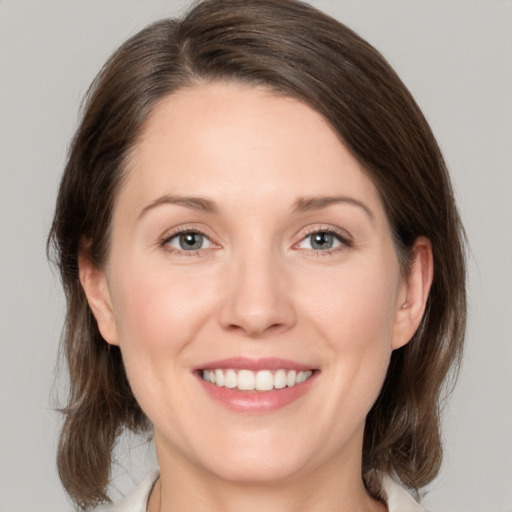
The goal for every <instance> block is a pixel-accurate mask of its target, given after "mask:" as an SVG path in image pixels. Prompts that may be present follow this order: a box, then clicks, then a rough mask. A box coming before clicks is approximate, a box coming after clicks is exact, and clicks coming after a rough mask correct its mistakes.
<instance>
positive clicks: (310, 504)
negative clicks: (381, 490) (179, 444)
mask: <svg viewBox="0 0 512 512" xmlns="http://www.w3.org/2000/svg"><path fill="white" fill-rule="evenodd" d="M359 460H360V459H359ZM159 462H160V472H161V475H160V479H159V481H158V483H157V485H156V486H155V489H154V491H153V493H152V495H151V499H150V502H149V504H148V512H175V511H178V510H191V511H193V512H217V511H218V512H220V511H222V512H239V511H240V510H244V512H261V511H262V510H264V511H265V512H325V511H333V512H334V511H335V512H349V511H350V512H356V511H357V512H385V511H386V510H387V507H386V506H385V505H383V504H382V503H380V502H378V501H376V500H374V499H373V498H371V496H370V495H369V494H368V492H367V491H366V489H365V487H364V484H363V481H362V478H361V471H360V469H361V468H360V465H358V464H344V465H343V466H342V467H340V465H339V463H337V460H336V458H335V457H333V460H332V464H327V465H326V466H324V467H322V468H316V469H315V470H311V471H309V472H307V473H304V474H301V475H296V476H295V477H290V478H288V479H287V480H285V481H279V482H275V481H273V482H270V483H269V482H264V483H254V482H251V483H249V482H243V481H241V482H240V481H237V482H232V481H226V480H223V479H221V478H218V477H217V476H215V475H213V474H212V473H206V472H203V471H201V470H199V469H198V468H196V467H194V466H192V465H190V464H189V463H188V462H187V461H184V460H183V459H181V460H176V459H175V458H174V460H172V461H169V464H166V462H167V461H166V460H165V457H164V458H163V460H162V457H160V456H159Z"/></svg>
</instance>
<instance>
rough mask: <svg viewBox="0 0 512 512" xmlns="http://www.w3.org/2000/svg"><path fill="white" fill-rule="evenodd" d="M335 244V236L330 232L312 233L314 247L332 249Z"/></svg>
mask: <svg viewBox="0 0 512 512" xmlns="http://www.w3.org/2000/svg"><path fill="white" fill-rule="evenodd" d="M332 245H333V236H332V235H331V234H329V233H315V234H314V235H312V241H311V247H313V249H330V248H331V247H332Z"/></svg>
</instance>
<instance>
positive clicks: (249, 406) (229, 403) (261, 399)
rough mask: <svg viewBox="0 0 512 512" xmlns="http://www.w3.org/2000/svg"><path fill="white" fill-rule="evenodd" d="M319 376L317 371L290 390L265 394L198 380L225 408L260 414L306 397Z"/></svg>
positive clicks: (278, 390) (198, 376)
mask: <svg viewBox="0 0 512 512" xmlns="http://www.w3.org/2000/svg"><path fill="white" fill-rule="evenodd" d="M317 374H318V372H316V371H315V372H314V373H313V375H312V376H311V377H310V378H309V379H308V380H306V381H304V382H301V383H300V384H296V385H295V386H292V387H290V388H288V387H286V388H283V389H274V390H272V391H264V392H261V391H240V390H239V389H237V388H233V389H231V388H226V387H223V386H216V385H215V384H211V383H210V382H207V381H205V380H204V379H203V378H202V377H201V376H200V375H197V378H198V380H199V381H200V383H201V385H202V387H203V389H204V390H205V391H206V393H208V395H209V396H210V397H211V398H213V399H214V400H216V401H217V402H219V403H221V404H222V405H223V406H224V407H227V408H228V409H230V410H232V411H235V412H243V413H254V414H258V413H266V412H272V411H276V410H278V409H282V408H283V407H286V406H287V405H289V404H291V403H292V402H295V401H296V400H298V399H299V398H301V397H302V396H304V394H306V393H307V392H308V391H309V389H310V388H311V386H312V385H313V381H314V380H315V378H316V376H317Z"/></svg>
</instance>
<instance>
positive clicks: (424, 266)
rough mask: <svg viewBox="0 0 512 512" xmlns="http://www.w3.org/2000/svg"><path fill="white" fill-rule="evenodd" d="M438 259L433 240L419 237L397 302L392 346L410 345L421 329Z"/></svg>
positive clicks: (412, 251)
mask: <svg viewBox="0 0 512 512" xmlns="http://www.w3.org/2000/svg"><path fill="white" fill-rule="evenodd" d="M433 276H434V261H433V256H432V244H431V243H430V240H429V239H428V238H426V237H423V236H421V237H418V238H417V239H416V241H415V242H414V245H413V247H412V249H411V251H410V266H409V273H408V275H407V277H406V278H405V281H404V285H403V290H402V293H401V296H400V297H399V300H398V303H397V312H396V321H395V329H394V333H393V345H392V348H393V350H394V349H397V348H400V347H402V346H404V345H406V344H407V343H408V342H409V341H410V340H411V338H412V337H413V336H414V333H415V332H416V330H417V329H418V327H419V325H420V322H421V319H422V318H423V314H424V312H425V307H426V305H427V300H428V296H429V292H430V287H431V285H432V279H433Z"/></svg>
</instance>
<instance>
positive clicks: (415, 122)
mask: <svg viewBox="0 0 512 512" xmlns="http://www.w3.org/2000/svg"><path fill="white" fill-rule="evenodd" d="M216 80H220V81H226V80H227V81H239V82H243V83H248V84H255V85H265V86H267V87H270V88H272V89H273V90H275V91H278V92H279V93H280V94H283V95H286V96H291V97H295V98H298V99H300V100H301V101H303V102H305V103H307V104H308V105H309V106H311V107H312V108H313V109H315V110H316V111H318V112H319V113H320V114H322V115H323V116H324V117H325V119H326V120H327V121H328V122H329V123H330V124H331V126H332V127H333V129H334V130H335V131H336V132H337V134H338V135H339V138H340V140H341V141H342V142H343V143H344V144H345V145H346V147H347V148H348V149H349V150H350V151H351V152H352V154H353V155H354V156H355V157H356V158H357V159H358V160H359V161H360V162H361V163H362V164H363V166H364V168H365V169H366V171H367V173H368V175H369V177H370V178H371V179H372V181H373V183H374V184H375V185H376V186H377V188H378V190H379V192H380V195H381V198H382V201H383V203H384V206H385V209H386V212H387V215H388V217H389V220H390V224H391V226H392V229H393V234H394V238H395V243H396V247H397V253H398V255H399V257H400V259H401V262H402V266H403V269H404V271H407V254H408V249H410V248H411V246H412V244H413V243H414V240H415V239H416V238H417V237H418V236H420V235H424V236H426V237H428V238H429V239H430V241H431V243H432V249H433V258H434V267H435V272H434V279H433V284H432V288H431V291H430V296H429V299H428V303H427V308H426V312H425V315H424V317H423V320H422V323H421V325H420V327H419V329H418V331H417V332H416V334H415V335H414V337H413V339H412V340H411V341H410V343H408V344H407V345H406V346H404V347H403V348H401V349H398V350H395V351H394V352H393V354H392V358H391V363H390V366H389V370H388V373H387V377H386V380H385V383H384V386H383V388H382V391H381V393H380V396H379V398H378V400H377V402H376V403H375V405H374V406H373V408H372V410H371V411H370V413H369V415H368V418H367V422H366V430H365V438H364V447H363V478H364V480H365V483H366V485H367V488H368V490H369V491H370V492H371V493H372V494H373V495H374V496H377V497H378V495H379V489H380V475H381V473H382V472H384V473H390V474H394V475H396V476H397V477H398V478H400V479H401V480H402V482H403V483H404V484H406V485H407V486H409V487H410V488H412V489H418V488H420V487H422V486H424V485H425V484H427V483H428V482H429V481H431V480H432V479H433V478H434V477H435V475H436V474H437V472H438V470H439V467H440V462H441V456H442V448H441V441H440V432H439V422H440V417H439V414H440V398H441V393H442V390H443V382H444V380H445V377H446V376H447V375H448V373H449V370H450V368H452V366H455V367H457V364H456V363H458V362H459V359H460V354H461V350H462V340H463V335H464V329H465V318H466V295H465V258H464V256H465V252H464V237H463V231H462V227H461V223H460V220H459V216H458V213H457V210H456V206H455V204H454V199H453V195H452V189H451V185H450V180H449V177H448V173H447V170H446V166H445V163H444V161H443V158H442V155H441V153H440V150H439V148H438V145H437V143H436V141H435V139H434V136H433V135H432V132H431V130H430V128H429V126H428V124H427V122H426V120H425V118H424V117H423V115H422V113H421V112H420V110H419V108H418V106H417V105H416V103H415V102H414V100H413V98H412V97H411V95H410V93H409V92H408V90H407V89H406V88H405V86H404V85H403V84H402V82H401V81H400V79H399V78H398V77H397V75H396V74H395V72H394V71H393V70H392V69H391V67H390V66H389V65H388V64H387V62H386V61H385V60H384V58H383V57H382V56H381V55H380V54H379V53H378V52H377V51H376V50H375V49H374V48H373V47H372V46H371V45H369V44H368V43H367V42H366V41H364V40H363V39H361V38H360V37H359V36H357V35H356V34H355V33H354V32H352V31H351V30H350V29H348V28H347V27H345V26H344V25H342V24H340V23H339V22H337V21H336V20H334V19H332V18H330V17H328V16H327V15H325V14H323V13H321V12H319V11H318V10H316V9H314V8H312V7H310V6H308V5H306V4H303V3H301V2H297V1H293V0H207V1H204V2H201V3H199V4H197V5H196V6H195V7H194V8H192V10H190V11H189V13H188V14H187V15H186V16H185V17H183V18H182V19H180V20H175V19H165V20H162V21H159V22H157V23H154V24H152V25H150V26H149V27H147V28H145V29H144V30H142V31H141V32H139V33H138V34H136V35H135V36H133V37H132V38H130V39H129V40H128V41H127V42H125V43H124V44H123V45H122V46H121V47H120V48H119V49H118V50H117V51H116V52H115V53H114V54H113V55H112V57H111V58H110V59H109V60H108V62H107V63H106V64H105V66H104V68H103V69H102V70H101V72H100V73H99V75H98V76H97V78H96V79H95V81H94V82H93V84H92V86H91V88H90V89H89V92H88V95H87V101H86V104H85V110H84V113H83V119H82V122H81V124H80V126H79V128H78V130H77V132H76V134H75V137H74V139H73V141H72V144H71V148H70V152H69V157H68V161H67V165H66V168H65V172H64V175H63V178H62V182H61V185H60V190H59V195H58V199H57V205H56V211H55V217H54V221H53V225H52V228H51V232H50V236H49V242H48V243H49V248H50V249H51V248H53V249H54V251H55V259H56V261H57V264H58V266H59V269H60V272H61V277H62V282H63V286H64V290H65V293H66V298H67V316H66V322H65V329H64V334H63V347H64V353H65V357H66V360H67V364H68V368H69V374H70V393H69V398H68V403H67V406H66V407H65V408H64V409H63V412H64V415H65V422H64V425H63V427H62V432H61V437H60V443H59V453H58V468H59V473H60V477H61V480H62V482H63V484H64V487H65V488H66V491H67V492H68V494H69V495H70V496H71V498H72V499H73V500H74V501H75V503H76V504H77V505H78V506H79V507H82V508H84V509H86V508H89V507H92V506H94V505H96V504H98V503H100V502H101V501H105V500H108V496H107V495H106V489H107V486H108V482H109V475H110V466H111V459H112V449H113V446H114V444H115V442H116V439H117V436H118V435H119V433H120V432H121V431H122V429H123V428H128V429H130V430H132V431H135V432H144V431H146V430H147V429H148V428H149V421H148V420H147V418H146V417H145V415H144V413H143V412H142V411H141V409H140V408H139V406H138V404H137V402H136V401H135V399H134V397H133V395H132V392H131V390H130V386H129V384H128V381H127V378H126V374H125V371H124V367H123V363H122V359H121V355H120V352H119V350H118V348H117V347H113V346H111V345H109V344H107V343H106V342H105V341H104V340H103V339H102V337H101V335H100V333H99V331H98V328H97V325H96V322H95V319H94V317H93V315H92V313H91V311H90V309H89V307H88V304H87V300H86V298H85V295H84V292H83V290H82V288H81V286H80V282H79V278H78V254H79V251H81V250H84V251H86V252H87V256H88V257H90V258H91V260H92V261H93V262H94V263H95V264H96V265H98V266H99V267H101V266H102V265H103V264H104V263H105V259H106V256H107V251H108V243H109V226H110V220H111V215H112V208H113V202H114V199H115V196H116V191H117V190H118V189H119V186H120V182H121V180H122V178H123V164H124V163H125V161H126V159H127V156H128V155H129V152H130V150H131V149H132V148H133V147H134V144H135V143H136V141H137V137H138V135H139V134H140V132H141V129H142V127H143V125H144V122H145V121H146V120H147V118H148V115H149V114H150V113H151V111H152V109H154V107H155V105H156V104H157V103H158V102H159V101H160V100H162V99H163V98H164V97H166V96H167V95H169V94H171V93H173V92H174V91H176V90H178V89H181V88H184V87H187V86H189V85H192V84H194V83H198V82H204V81H216ZM85 240H87V241H88V244H87V246H84V241H85ZM454 363H455V365H454Z"/></svg>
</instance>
